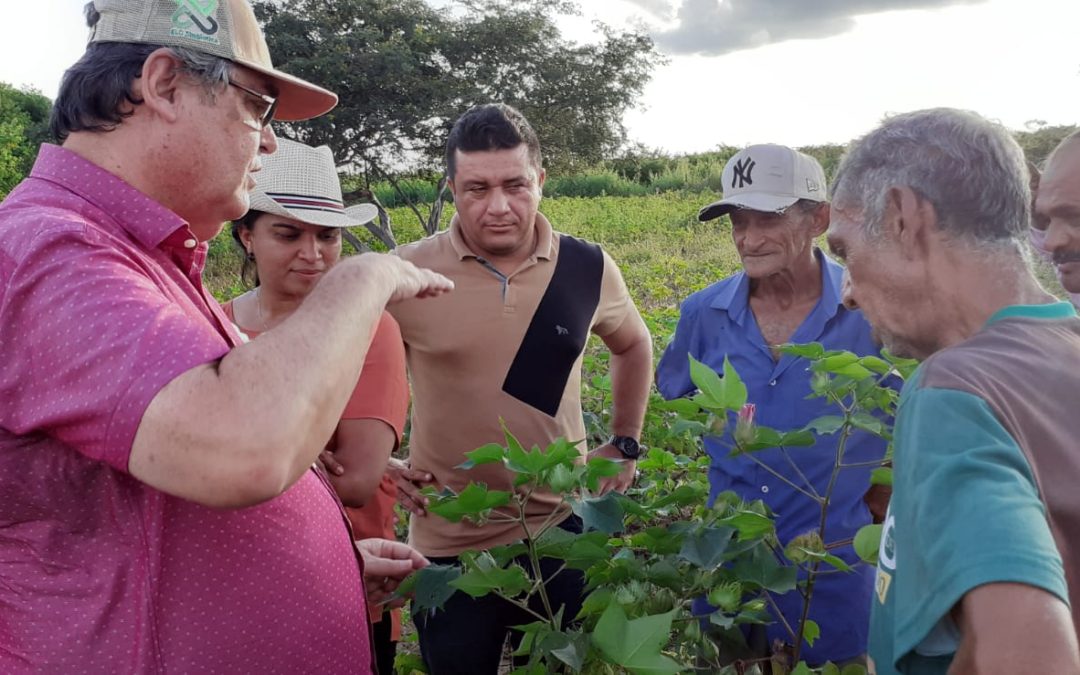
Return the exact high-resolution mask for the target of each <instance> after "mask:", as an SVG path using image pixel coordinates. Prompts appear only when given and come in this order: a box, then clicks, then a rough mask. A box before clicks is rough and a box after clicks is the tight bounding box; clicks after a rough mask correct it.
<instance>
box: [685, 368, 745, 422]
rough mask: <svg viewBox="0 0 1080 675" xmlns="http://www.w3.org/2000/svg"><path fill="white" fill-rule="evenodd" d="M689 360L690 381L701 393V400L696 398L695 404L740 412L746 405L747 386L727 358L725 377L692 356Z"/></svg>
mask: <svg viewBox="0 0 1080 675" xmlns="http://www.w3.org/2000/svg"><path fill="white" fill-rule="evenodd" d="M689 358H690V380H691V381H692V382H693V383H694V385H695V386H696V387H697V388H698V390H699V391H700V392H701V399H698V398H697V397H695V399H694V400H695V402H697V403H699V404H704V405H703V407H707V408H714V409H715V408H723V409H726V410H739V409H740V408H742V407H743V405H745V404H746V385H745V384H743V381H742V378H740V377H739V374H738V373H737V372H735V368H734V367H733V366H732V365H731V361H729V360H728V359H727V357H724V376H723V377H720V375H719V374H717V373H716V371H714V370H713V369H712V368H710V367H709V366H707V365H705V364H704V363H702V362H700V361H698V360H697V359H695V358H694V357H693V356H692V355H691V356H690V357H689Z"/></svg>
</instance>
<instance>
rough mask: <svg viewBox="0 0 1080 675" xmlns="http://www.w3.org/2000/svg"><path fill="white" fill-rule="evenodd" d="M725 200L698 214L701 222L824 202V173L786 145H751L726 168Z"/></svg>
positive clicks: (819, 167)
mask: <svg viewBox="0 0 1080 675" xmlns="http://www.w3.org/2000/svg"><path fill="white" fill-rule="evenodd" d="M721 185H722V187H723V190H724V198H723V199H721V200H720V201H717V202H713V203H712V204H709V205H708V206H706V207H704V208H702V209H701V210H700V211H699V212H698V220H702V221H704V220H712V219H713V218H719V217H720V216H722V215H724V214H725V213H730V212H731V211H734V210H735V209H752V210H754V211H770V212H774V213H779V212H781V211H783V210H784V209H786V208H788V207H789V206H791V205H792V204H794V203H795V202H797V201H799V200H800V199H808V200H810V201H813V202H823V201H825V200H826V195H825V190H826V188H825V171H824V170H823V169H822V168H821V165H820V164H818V161H817V160H816V159H814V158H813V157H811V156H810V155H806V154H803V153H801V152H799V151H797V150H793V149H791V148H789V147H787V146H786V145H774V144H771V143H768V144H763V145H751V146H748V147H746V148H744V149H742V150H740V151H739V152H737V153H736V154H735V156H733V157H732V158H731V159H729V160H728V161H727V164H725V165H724V173H723V174H722V175H721Z"/></svg>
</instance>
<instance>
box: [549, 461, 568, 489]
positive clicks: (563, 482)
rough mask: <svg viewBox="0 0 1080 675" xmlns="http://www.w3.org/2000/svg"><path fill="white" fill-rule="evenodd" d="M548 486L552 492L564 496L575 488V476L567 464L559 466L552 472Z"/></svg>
mask: <svg viewBox="0 0 1080 675" xmlns="http://www.w3.org/2000/svg"><path fill="white" fill-rule="evenodd" d="M547 484H548V485H549V486H550V487H551V491H552V492H554V493H556V494H562V493H564V492H567V491H568V490H570V488H572V487H574V474H573V472H571V471H570V469H569V467H567V466H566V465H565V464H559V465H558V466H556V467H555V468H553V469H552V470H551V473H550V475H549V476H548V479H547Z"/></svg>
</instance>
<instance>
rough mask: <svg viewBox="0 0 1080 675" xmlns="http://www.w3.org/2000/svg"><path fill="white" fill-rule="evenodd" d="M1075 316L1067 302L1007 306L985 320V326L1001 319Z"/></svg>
mask: <svg viewBox="0 0 1080 675" xmlns="http://www.w3.org/2000/svg"><path fill="white" fill-rule="evenodd" d="M1072 316H1076V308H1075V307H1073V306H1072V303H1069V302H1050V303H1047V304H1045V305H1009V306H1007V307H1002V308H1001V309H999V310H998V311H996V312H994V314H993V315H992V316H991V317H990V318H989V319H987V320H986V325H987V326H989V325H990V324H992V323H996V322H998V321H1001V320H1003V319H1015V318H1024V319H1067V318H1069V317H1072Z"/></svg>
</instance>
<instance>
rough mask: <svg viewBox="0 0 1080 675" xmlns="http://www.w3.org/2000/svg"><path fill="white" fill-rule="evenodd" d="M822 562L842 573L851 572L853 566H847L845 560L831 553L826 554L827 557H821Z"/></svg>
mask: <svg viewBox="0 0 1080 675" xmlns="http://www.w3.org/2000/svg"><path fill="white" fill-rule="evenodd" d="M821 560H822V562H824V563H825V564H826V565H832V566H833V567H835V568H836V569H838V570H840V571H841V572H850V571H851V565H849V564H847V562H845V561H844V559H843V558H841V557H839V556H835V555H833V554H831V553H826V554H825V555H823V556H821Z"/></svg>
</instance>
